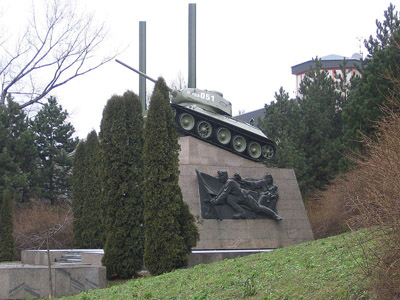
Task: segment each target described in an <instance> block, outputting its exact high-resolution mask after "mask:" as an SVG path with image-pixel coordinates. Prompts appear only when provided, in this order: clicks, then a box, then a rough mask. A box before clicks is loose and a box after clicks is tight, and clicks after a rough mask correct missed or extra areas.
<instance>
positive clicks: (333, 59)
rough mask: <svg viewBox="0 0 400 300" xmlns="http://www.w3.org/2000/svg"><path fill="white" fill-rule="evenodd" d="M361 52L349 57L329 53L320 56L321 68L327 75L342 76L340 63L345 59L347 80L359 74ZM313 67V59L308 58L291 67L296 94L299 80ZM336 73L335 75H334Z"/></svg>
mask: <svg viewBox="0 0 400 300" xmlns="http://www.w3.org/2000/svg"><path fill="white" fill-rule="evenodd" d="M361 58H362V57H361V54H359V53H355V54H353V55H352V56H351V57H345V56H341V55H336V54H331V55H327V56H324V57H321V63H322V69H323V70H325V71H328V73H329V75H330V76H331V77H332V78H333V79H334V80H338V76H342V70H341V65H343V60H344V59H345V60H346V70H347V71H348V72H347V80H348V81H350V78H351V77H352V76H353V75H358V76H361V73H360V71H359V68H360V67H361ZM312 68H315V61H314V60H309V61H306V62H303V63H301V64H298V65H295V66H293V67H292V74H293V75H296V96H299V89H300V82H301V81H302V80H303V78H304V76H305V74H306V73H307V71H308V70H310V69H312ZM335 74H336V75H335Z"/></svg>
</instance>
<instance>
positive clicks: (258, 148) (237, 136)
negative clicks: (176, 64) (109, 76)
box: [117, 60, 276, 161]
mask: <svg viewBox="0 0 400 300" xmlns="http://www.w3.org/2000/svg"><path fill="white" fill-rule="evenodd" d="M117 62H118V63H120V64H122V65H123V66H125V67H127V68H129V69H131V70H132V71H134V72H136V73H138V74H139V75H141V76H143V77H145V78H147V79H149V80H150V81H153V82H155V80H154V79H153V78H151V77H149V76H148V75H146V74H144V73H142V72H140V71H138V70H136V69H134V68H132V67H130V66H128V65H126V64H124V63H122V62H120V61H118V60H117ZM171 95H172V97H171V106H172V108H173V110H174V114H175V121H176V123H177V124H178V130H179V131H180V132H181V133H183V134H185V135H191V136H193V137H195V138H198V139H201V140H203V141H206V142H208V143H211V144H213V145H215V146H217V147H220V148H223V149H225V150H228V151H230V152H232V153H235V154H237V155H240V156H243V157H245V158H248V159H251V160H253V161H264V160H267V159H271V158H273V157H274V156H275V152H276V145H275V143H274V142H273V141H272V140H270V139H268V137H267V136H266V135H265V134H264V133H263V132H262V131H261V130H260V129H259V128H257V127H255V126H252V125H250V124H248V123H246V122H243V121H241V120H237V119H235V118H233V117H232V105H231V103H230V102H229V101H228V100H226V99H224V98H223V95H222V94H221V93H220V92H216V91H208V90H201V89H197V88H185V89H182V90H172V89H171Z"/></svg>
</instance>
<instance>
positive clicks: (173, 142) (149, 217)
mask: <svg viewBox="0 0 400 300" xmlns="http://www.w3.org/2000/svg"><path fill="white" fill-rule="evenodd" d="M175 126H176V125H175V122H174V120H173V113H172V109H171V107H170V105H169V98H168V88H167V86H166V84H165V81H164V80H163V79H162V78H159V79H158V81H157V83H156V85H155V89H154V92H153V95H152V97H151V102H150V108H149V111H148V115H147V121H146V128H145V134H144V137H145V138H144V140H145V141H144V149H143V161H144V178H145V184H144V202H145V212H144V225H145V252H144V264H145V266H146V267H147V269H148V270H149V271H150V273H151V274H153V275H157V274H162V273H165V272H169V271H172V270H174V269H177V268H181V267H184V266H186V265H187V263H188V260H189V254H190V252H191V248H192V247H194V246H195V245H196V242H197V240H198V238H199V234H198V231H197V227H196V226H195V223H194V217H193V216H192V215H191V213H190V211H189V208H188V206H187V205H186V204H184V203H183V201H182V193H181V190H180V187H179V185H178V179H179V165H178V162H179V161H178V153H179V144H178V133H177V130H176V127H175Z"/></svg>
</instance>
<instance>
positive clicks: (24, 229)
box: [14, 200, 72, 259]
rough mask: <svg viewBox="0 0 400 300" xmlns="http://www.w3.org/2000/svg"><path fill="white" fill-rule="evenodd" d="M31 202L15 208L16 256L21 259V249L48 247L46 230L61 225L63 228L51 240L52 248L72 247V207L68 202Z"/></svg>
mask: <svg viewBox="0 0 400 300" xmlns="http://www.w3.org/2000/svg"><path fill="white" fill-rule="evenodd" d="M31 202H32V203H31V204H30V205H21V206H19V207H16V209H15V210H14V243H15V248H16V250H17V253H16V256H15V258H17V259H20V254H21V250H26V249H46V243H45V238H44V236H45V233H46V231H47V230H48V229H51V228H55V227H60V226H61V227H62V228H60V230H59V231H58V232H57V234H55V235H53V236H52V238H51V240H50V249H71V248H72V215H71V208H70V207H69V206H68V205H66V204H64V205H53V206H49V205H45V204H41V203H36V202H35V201H33V200H31Z"/></svg>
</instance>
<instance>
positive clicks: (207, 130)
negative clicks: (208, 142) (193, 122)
mask: <svg viewBox="0 0 400 300" xmlns="http://www.w3.org/2000/svg"><path fill="white" fill-rule="evenodd" d="M197 133H198V134H199V136H200V137H202V138H203V139H206V138H209V137H210V136H211V133H212V127H211V124H210V123H208V122H207V121H200V122H199V123H197Z"/></svg>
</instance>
